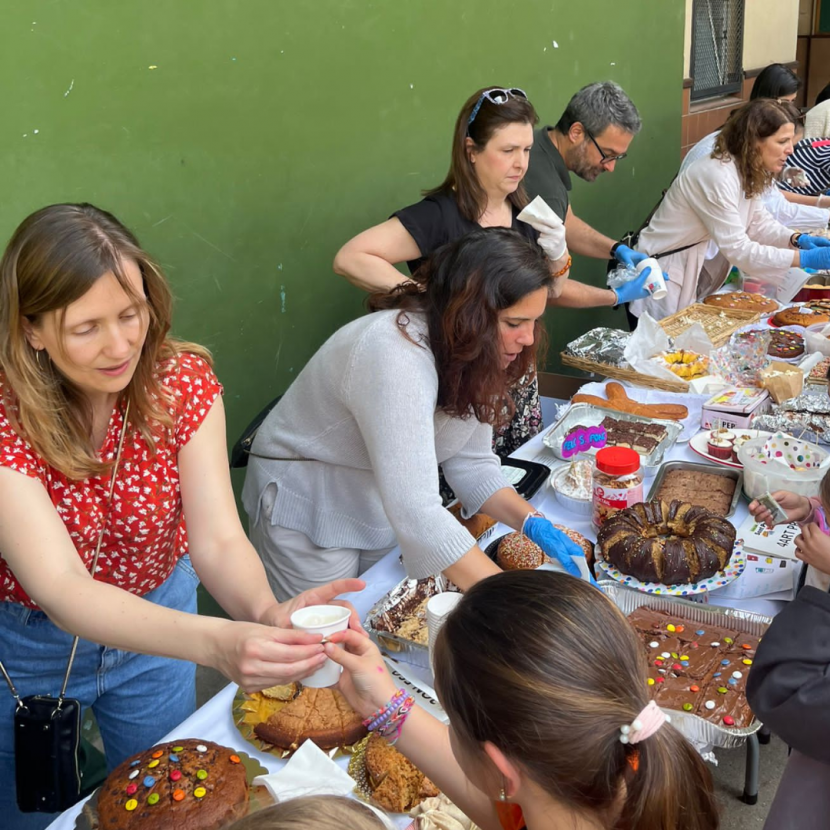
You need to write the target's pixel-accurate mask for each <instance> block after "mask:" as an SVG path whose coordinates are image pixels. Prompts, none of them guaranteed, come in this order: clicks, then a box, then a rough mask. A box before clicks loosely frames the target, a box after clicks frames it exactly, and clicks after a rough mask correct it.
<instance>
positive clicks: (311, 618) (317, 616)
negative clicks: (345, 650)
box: [291, 605, 351, 689]
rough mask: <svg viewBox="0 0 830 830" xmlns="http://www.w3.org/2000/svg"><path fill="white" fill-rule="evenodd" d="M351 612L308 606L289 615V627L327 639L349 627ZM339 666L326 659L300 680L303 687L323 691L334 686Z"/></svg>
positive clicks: (320, 606)
mask: <svg viewBox="0 0 830 830" xmlns="http://www.w3.org/2000/svg"><path fill="white" fill-rule="evenodd" d="M350 616H351V611H349V609H348V608H343V607H341V606H340V605H309V606H308V607H307V608H301V609H300V610H299V611H295V612H294V613H293V614H292V615H291V625H292V626H293V627H294V628H296V629H297V631H306V632H308V633H309V634H322V635H323V637H324V638H325V637H328V636H329V634H334V632H335V631H345V630H346V629H347V628H348V627H349V617H350ZM340 670H341V669H340V666H339V665H338V664H337V663H335V662H334V660H329V659H327V660H326V662H325V663H323V665H322V666H320V668H319V669H317V671H316V672H314V674H310V675H309V676H308V677H304V678H303V679H302V684H303V686H308V687H309V688H311V689H324V688H325V687H326V686H334V684H335V683H337V681H338V680H340Z"/></svg>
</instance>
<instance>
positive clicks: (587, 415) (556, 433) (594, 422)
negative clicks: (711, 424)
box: [542, 403, 683, 470]
mask: <svg viewBox="0 0 830 830" xmlns="http://www.w3.org/2000/svg"><path fill="white" fill-rule="evenodd" d="M606 416H608V417H611V418H614V420H616V421H629V422H634V423H641V424H660V426H662V427H665V428H666V437H665V438H664V439H663V440H662V441H660V443H659V444H658V445H657V446H656V447H655V448H654V449H653V450H652V451H651V452H650V453H649V454H648V455H641V456H640V458H641V459H642V463H643V466H644V467H645V468H646V469H652V470H654V469H657V468H658V467H659V466H660V464H661V463H662V461H663V456H664V455H665V454H666V450H668V449H669V448H670V447H673V446H674V444H675V442H676V441H677V439H678V437H679V435H680V433H681V432H683V424H681V423H679V422H678V421H665V420H662V419H657V418H645V417H643V416H642V415H630V414H629V413H627V412H618V411H617V410H616V409H606V408H605V407H602V406H596V405H594V404H592V403H575V404H572V405H571V407H570V409H568V410H567V412H565V414H564V415H563V416H562V417H561V418H560V419H559V420H558V421H557V422H556V423H555V424H554V425H553V426H552V427H551V428H550V429H549V430H548V431H547V432H546V433H545V434H544V435H543V436H542V443H543V444H544V445H545V446H546V447H549V448H550V450H551V452H553V454H554V455H555V456H556V457H557V458H560V459H563V460H564V457H563V455H562V442H563V441H564V439H565V436H566V435H567V434H568V433H569V432H570V431H571V430H572V429H573V428H574V427H575V426H577V425H578V424H582V426H586V427H592V426H599V424H600V423H602V420H603V418H605V417H606ZM583 454H587V455H595V454H596V452H595V451H589V452H588V453H583Z"/></svg>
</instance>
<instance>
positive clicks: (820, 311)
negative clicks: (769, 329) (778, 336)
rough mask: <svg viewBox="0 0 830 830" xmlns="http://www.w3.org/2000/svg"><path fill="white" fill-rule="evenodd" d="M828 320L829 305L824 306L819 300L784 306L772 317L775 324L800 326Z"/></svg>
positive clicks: (803, 326)
mask: <svg viewBox="0 0 830 830" xmlns="http://www.w3.org/2000/svg"><path fill="white" fill-rule="evenodd" d="M802 309H804V310H803V311H802ZM828 321H830V306H825V305H824V304H823V303H822V301H820V300H815V301H813V302H812V303H803V304H802V305H796V306H793V307H792V308H785V309H784V310H783V311H779V312H778V314H776V315H774V316H773V318H772V322H773V323H775V325H776V326H801V327H802V328H805V327H806V326H813V325H815V324H816V323H827V322H828Z"/></svg>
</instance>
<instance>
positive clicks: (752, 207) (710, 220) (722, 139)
mask: <svg viewBox="0 0 830 830" xmlns="http://www.w3.org/2000/svg"><path fill="white" fill-rule="evenodd" d="M794 131H795V127H794V124H793V120H792V115H791V113H790V112H789V111H788V110H787V108H786V107H785V106H783V105H782V104H779V103H778V102H776V101H772V100H767V99H758V100H755V101H750V102H749V103H748V104H746V105H745V106H743V107H741V108H740V109H739V110H737V111H736V112H734V113H733V114H732V116H731V117H730V118H729V120H728V121H727V122H726V124H725V125H724V127H723V129H722V130H721V132H720V135H719V136H718V139H717V141H716V142H715V148H714V150H713V151H712V154H711V156H709V157H708V158H703V159H700V160H699V161H696V162H694V163H693V164H691V165H690V166H689V167H688V168H687V169H686V170H685V171H683V172H681V173H680V175H679V176H678V177H677V178H676V179H675V180H674V182H673V183H672V185H671V187H670V188H669V190H668V192H667V193H666V196H665V198H664V199H663V201H662V203H661V204H660V206H659V208H658V209H657V211H656V213H655V214H654V216H653V217H652V218H651V221H650V222H649V224H648V226H647V227H646V228H645V229H644V230H643V231H642V232H641V233H640V239H639V241H638V243H637V249H638V250H640V251H642V252H644V253H646V254H648V255H649V256H656V257H657V258H658V259H660V262H661V265H662V266H663V270H664V271H665V272H667V273H668V274H669V277H670V279H669V281H668V282H667V288H668V295H667V296H666V297H665V298H664V299H662V300H655V299H654V298H653V297H651V298H648V299H646V300H638V301H637V302H635V303H632V304H631V307H630V311H631V313H632V314H633V315H634V316H635V317H639V316H640V315H641V314H642V313H643V312H648V313H649V314H650V315H651V316H652V317H654V318H655V319H658V320H659V319H662V318H663V317H667V316H668V315H670V314H673V313H674V312H676V311H679V310H680V309H682V308H686V306H688V305H691V304H693V303H695V302H697V301H699V300H701V299H703V298H704V297H706V296H707V295H709V294H711V293H712V292H713V291H716V290H717V289H718V288H720V287H721V285H723V282H724V280H725V279H726V274H727V273H728V270H729V266H730V265H735V266H737V267H738V268H739V269H740V270H741V271H744V272H745V273H748V274H751V275H753V276H757V277H761V278H762V279H765V280H766V281H768V282H771V283H780V282H781V281H782V280H783V279H784V277H785V275H786V273H787V271H788V270H789V269H790V268H791V267H793V266H798V265H802V266H804V267H808V268H827V267H830V247H828V246H830V240H826V239H822V238H820V237H813V236H808V235H806V234H797V233H793V232H792V231H791V230H790V229H789V228H787V227H785V226H784V225H782V224H781V223H780V222H777V221H776V220H775V219H773V218H772V216H771V215H770V214H769V212H768V211H767V209H766V208H765V207H764V203H763V199H762V198H761V196H762V194H763V192H764V190H765V189H766V188H767V187H769V185H770V184H771V183H772V181H773V179H774V178H775V176H777V175H778V174H779V173H780V172H781V170H783V168H784V165H785V163H786V160H787V158H788V157H789V156H790V155H791V154H792V151H793V144H792V139H793V135H794ZM710 241H711V242H714V243H715V245H717V247H718V248H719V249H720V251H721V253H722V254H723V257H718V258H716V259H714V260H711V261H710V262H708V263H707V260H706V252H707V249H708V248H709V243H710Z"/></svg>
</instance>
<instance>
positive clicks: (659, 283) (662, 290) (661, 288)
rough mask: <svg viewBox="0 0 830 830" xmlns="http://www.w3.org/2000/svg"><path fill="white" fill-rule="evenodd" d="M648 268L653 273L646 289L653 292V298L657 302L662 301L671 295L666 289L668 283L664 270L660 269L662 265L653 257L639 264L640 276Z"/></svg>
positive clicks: (649, 276) (649, 277) (638, 271)
mask: <svg viewBox="0 0 830 830" xmlns="http://www.w3.org/2000/svg"><path fill="white" fill-rule="evenodd" d="M646 268H651V273H650V274H649V275H648V282H646V288H647V289H648V290H649V291H650V292H651V296H652V297H654V299H655V300H662V299H663V297H665V296H666V295H667V294H668V293H669V291H668V289H667V288H666V281H665V280H664V279H663V269H662V268H661V267H660V263H659V262H658V261H657V260H656V259H654V258H653V257H649V258H648V259H644V260H643V261H642V262H638V263H637V273H638V274H641V273H642V272H643V271H644V270H645V269H646Z"/></svg>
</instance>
